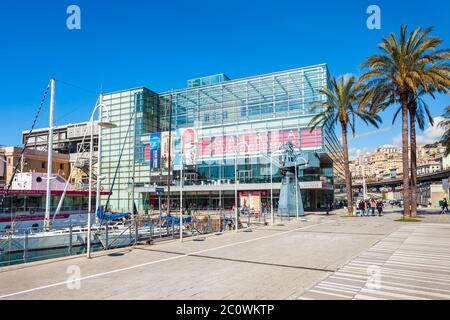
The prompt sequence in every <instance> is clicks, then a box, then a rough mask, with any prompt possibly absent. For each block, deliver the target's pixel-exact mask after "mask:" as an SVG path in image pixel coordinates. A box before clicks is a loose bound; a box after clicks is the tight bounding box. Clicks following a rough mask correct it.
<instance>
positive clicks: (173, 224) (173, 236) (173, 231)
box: [172, 217, 175, 239]
mask: <svg viewBox="0 0 450 320" xmlns="http://www.w3.org/2000/svg"><path fill="white" fill-rule="evenodd" d="M172 239H175V223H174V221H173V217H172Z"/></svg>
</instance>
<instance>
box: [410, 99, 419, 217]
mask: <svg viewBox="0 0 450 320" xmlns="http://www.w3.org/2000/svg"><path fill="white" fill-rule="evenodd" d="M409 126H410V130H411V132H410V137H411V216H412V217H415V216H417V141H416V108H415V106H412V107H411V108H410V109H409Z"/></svg>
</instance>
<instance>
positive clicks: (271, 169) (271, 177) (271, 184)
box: [270, 152, 275, 225]
mask: <svg viewBox="0 0 450 320" xmlns="http://www.w3.org/2000/svg"><path fill="white" fill-rule="evenodd" d="M272 156H273V153H272V152H271V153H270V219H271V224H272V225H274V224H275V215H274V211H273V161H272Z"/></svg>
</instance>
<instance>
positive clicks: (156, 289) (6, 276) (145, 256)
mask: <svg viewBox="0 0 450 320" xmlns="http://www.w3.org/2000/svg"><path fill="white" fill-rule="evenodd" d="M342 213H343V212H337V213H335V214H333V215H330V216H325V215H308V216H307V217H306V221H298V222H297V221H295V220H293V221H290V222H287V221H285V222H283V223H282V224H280V225H274V226H268V227H255V228H253V229H252V232H243V231H241V232H239V233H237V234H236V233H234V232H227V233H225V234H223V235H210V236H208V237H206V239H205V240H204V241H192V240H188V241H185V242H184V243H180V242H179V241H170V242H163V243H158V244H156V245H151V246H150V245H148V246H136V247H133V248H127V249H120V250H114V251H108V252H106V251H105V252H99V253H95V254H94V256H93V259H91V260H87V259H86V258H85V257H84V256H82V257H71V258H64V259H57V260H52V261H41V262H36V263H32V264H29V265H21V266H11V267H5V268H0V283H1V284H2V285H1V286H0V298H1V299H52V300H55V299H177V300H178V299H180V300H181V299H183V300H184V299H186V300H195V299H417V298H419V299H450V217H439V216H436V215H433V216H432V217H431V216H427V217H424V218H423V219H422V221H421V222H416V223H402V222H396V221H395V220H396V219H398V218H399V217H400V215H399V214H398V213H395V212H391V213H387V214H386V215H384V216H383V217H364V218H360V217H353V218H346V217H342ZM74 280H75V281H74Z"/></svg>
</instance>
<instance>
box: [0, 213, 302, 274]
mask: <svg viewBox="0 0 450 320" xmlns="http://www.w3.org/2000/svg"><path fill="white" fill-rule="evenodd" d="M295 219H296V217H293V216H290V217H288V216H280V215H278V214H276V213H275V214H274V224H275V225H280V224H281V225H282V224H283V223H284V222H287V221H291V220H295ZM271 221H272V217H271V211H270V209H268V208H264V209H263V210H262V212H254V211H250V210H243V209H239V213H238V220H237V222H236V215H235V212H234V211H232V210H226V211H225V210H224V211H222V212H220V211H205V212H198V211H193V212H190V214H186V215H183V227H182V229H181V226H180V214H179V212H178V213H177V214H170V215H159V214H149V215H137V216H136V217H135V218H134V219H131V220H123V221H116V222H104V223H102V224H101V225H93V226H92V235H91V244H92V245H91V248H92V251H100V250H108V249H114V248H120V247H127V246H134V245H138V244H148V245H150V244H154V243H156V242H160V241H167V240H174V239H179V238H180V230H182V232H183V238H186V239H189V238H192V239H193V240H199V239H202V240H203V239H204V236H206V235H209V234H220V233H224V232H227V231H231V232H232V231H234V230H235V226H236V223H237V224H238V229H240V230H243V231H251V230H252V228H253V227H258V226H266V225H269V224H270V223H271ZM44 238H46V239H45V241H42V240H43V239H44ZM40 240H41V241H40ZM42 243H46V245H45V246H44V247H43V246H42ZM86 243H87V226H69V227H66V228H58V229H52V230H51V231H50V232H47V233H44V232H43V230H42V228H39V229H38V228H23V229H16V230H9V231H3V232H0V267H1V266H7V265H12V264H21V263H29V262H33V261H37V260H45V259H51V258H57V257H64V256H73V255H80V254H85V253H86Z"/></svg>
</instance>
